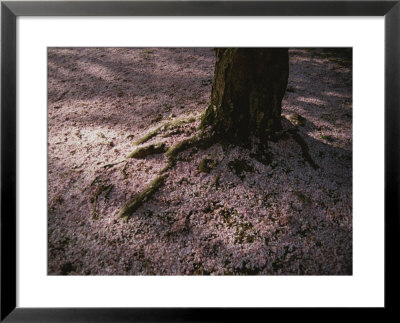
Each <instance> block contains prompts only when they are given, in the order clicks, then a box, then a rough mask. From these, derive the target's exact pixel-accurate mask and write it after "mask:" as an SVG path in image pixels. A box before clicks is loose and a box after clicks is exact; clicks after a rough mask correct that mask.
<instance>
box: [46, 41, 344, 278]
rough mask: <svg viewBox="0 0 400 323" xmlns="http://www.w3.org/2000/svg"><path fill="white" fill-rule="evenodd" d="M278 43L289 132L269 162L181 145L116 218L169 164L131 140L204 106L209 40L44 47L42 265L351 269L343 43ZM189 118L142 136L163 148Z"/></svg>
mask: <svg viewBox="0 0 400 323" xmlns="http://www.w3.org/2000/svg"><path fill="white" fill-rule="evenodd" d="M289 53H290V75H289V84H288V88H287V92H286V95H285V98H284V100H283V103H282V109H283V117H284V120H283V126H284V128H286V129H291V128H294V127H297V128H298V132H297V133H298V136H297V137H295V136H288V137H284V138H281V139H280V140H277V141H276V142H272V141H271V142H269V143H268V150H269V155H270V156H271V158H270V160H269V161H268V162H260V161H259V160H258V159H257V158H255V157H254V155H253V154H252V151H251V150H250V148H248V147H239V146H226V145H223V146H222V145H221V144H219V143H217V144H214V145H213V146H211V147H209V148H207V149H205V150H199V149H188V150H187V151H184V152H182V153H181V154H180V156H179V162H178V163H177V164H176V166H175V167H174V168H173V169H172V170H171V172H170V175H169V177H168V178H167V180H166V182H165V185H163V186H162V187H161V188H160V190H159V191H158V192H156V193H155V194H154V196H153V197H152V198H151V199H149V200H148V201H146V202H145V203H144V204H143V205H142V206H141V207H140V208H139V209H138V210H137V211H135V212H134V214H133V215H132V217H131V218H130V219H129V220H123V219H119V218H118V216H117V215H118V212H119V211H120V209H121V207H122V206H123V205H124V204H125V203H127V202H128V201H129V199H130V198H131V197H132V196H134V195H135V194H136V193H139V192H140V191H141V190H143V189H144V188H145V187H146V185H147V184H148V183H149V182H150V181H151V180H152V179H154V178H155V177H156V175H157V173H158V172H159V171H160V170H161V169H162V168H163V167H164V166H165V164H166V157H165V156H164V154H155V155H151V156H148V157H146V158H143V159H135V158H128V159H127V158H126V156H127V155H128V154H129V153H131V152H132V151H133V150H134V149H135V148H134V146H133V145H132V143H133V142H134V141H135V140H137V139H138V138H140V137H142V136H143V135H145V134H147V133H149V132H150V131H151V130H152V129H155V128H157V127H159V126H161V125H163V124H164V123H165V122H167V121H171V120H175V119H179V118H183V117H185V118H186V117H190V116H193V117H195V118H197V117H198V116H199V115H200V114H201V112H203V111H204V110H205V108H206V107H207V104H208V102H209V97H210V93H211V84H212V79H213V72H214V64H215V52H214V50H213V49H211V48H183V49H182V48H172V49H169V48H50V49H49V50H48V274H49V275H207V274H211V275H255V274H257V275H350V274H352V67H351V55H350V58H349V53H348V52H347V51H335V50H322V49H291V50H290V52H289ZM195 118H193V119H195ZM198 124H199V121H198V118H197V119H195V120H192V121H191V122H188V123H185V124H183V125H181V126H180V127H178V128H176V129H173V130H168V129H164V130H161V131H160V132H159V133H158V134H157V135H156V136H154V137H152V138H150V140H148V141H147V142H146V144H151V143H156V142H157V143H158V142H161V143H165V145H166V146H167V147H169V146H171V145H173V144H175V143H178V142H179V141H181V140H183V139H185V138H189V137H190V136H191V135H192V134H193V133H195V132H196V127H197V126H198ZM296 138H297V140H296ZM143 145H145V144H143ZM205 160H207V166H208V167H206V168H204V167H201V166H200V167H199V165H203V166H204V161H205ZM114 163H117V164H115V165H110V164H114ZM107 165H108V166H107Z"/></svg>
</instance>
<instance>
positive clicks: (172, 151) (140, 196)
mask: <svg viewBox="0 0 400 323" xmlns="http://www.w3.org/2000/svg"><path fill="white" fill-rule="evenodd" d="M213 142H214V141H213V140H212V139H211V138H204V137H201V136H193V137H191V138H189V139H186V140H183V141H181V142H179V143H177V144H176V145H174V146H172V147H170V148H169V149H168V150H167V151H166V152H165V156H166V157H167V165H166V166H165V167H164V168H163V169H162V170H161V171H160V172H159V173H158V174H157V177H156V178H155V179H153V180H152V181H151V182H150V183H149V185H147V186H146V187H145V188H144V190H143V191H141V192H140V193H137V194H135V196H134V197H133V198H132V199H131V200H130V201H129V202H128V203H127V204H125V205H124V206H123V207H122V209H121V210H120V211H119V213H118V217H119V218H124V219H128V218H129V217H130V216H131V215H132V213H133V212H135V211H136V210H137V209H138V208H139V207H140V206H141V205H142V204H143V203H144V202H146V201H148V199H149V198H150V197H152V196H153V194H154V193H156V192H157V191H158V190H159V188H160V187H161V186H162V185H163V184H164V183H165V180H166V178H167V177H168V176H169V174H168V171H169V170H170V169H171V168H172V167H174V166H175V165H176V162H177V156H178V154H179V153H180V152H183V151H184V150H187V149H189V148H194V147H198V148H201V149H205V148H207V147H209V146H210V145H212V143H213Z"/></svg>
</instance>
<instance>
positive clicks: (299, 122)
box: [288, 113, 306, 127]
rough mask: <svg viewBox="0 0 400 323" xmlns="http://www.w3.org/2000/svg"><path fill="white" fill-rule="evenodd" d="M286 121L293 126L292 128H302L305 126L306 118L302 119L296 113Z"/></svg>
mask: <svg viewBox="0 0 400 323" xmlns="http://www.w3.org/2000/svg"><path fill="white" fill-rule="evenodd" d="M288 120H289V121H290V122H291V123H292V124H293V125H294V126H300V127H304V126H305V124H306V118H304V117H302V116H301V115H300V114H298V113H293V114H291V115H290V116H289V117H288Z"/></svg>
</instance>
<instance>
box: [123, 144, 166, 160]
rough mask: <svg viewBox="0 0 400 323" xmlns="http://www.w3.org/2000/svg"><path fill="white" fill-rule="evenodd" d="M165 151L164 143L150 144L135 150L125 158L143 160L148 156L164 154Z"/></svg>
mask: <svg viewBox="0 0 400 323" xmlns="http://www.w3.org/2000/svg"><path fill="white" fill-rule="evenodd" d="M166 150H167V148H166V146H165V144H164V143H157V144H152V145H148V146H144V147H138V148H136V149H135V150H134V151H132V152H131V153H130V154H129V155H128V156H127V158H145V157H147V156H149V155H154V154H161V153H164V152H166Z"/></svg>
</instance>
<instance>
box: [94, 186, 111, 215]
mask: <svg viewBox="0 0 400 323" xmlns="http://www.w3.org/2000/svg"><path fill="white" fill-rule="evenodd" d="M113 187H114V185H113V184H109V185H103V184H102V185H100V186H99V187H98V189H97V190H96V192H95V194H94V196H93V197H92V198H91V199H90V202H91V203H92V206H93V210H92V219H94V220H96V219H97V218H98V217H99V212H98V210H97V203H98V200H99V196H100V195H101V194H102V193H103V192H105V194H104V199H105V200H108V196H109V194H110V192H111V190H112V188H113Z"/></svg>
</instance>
